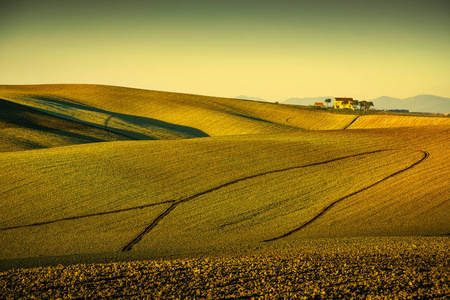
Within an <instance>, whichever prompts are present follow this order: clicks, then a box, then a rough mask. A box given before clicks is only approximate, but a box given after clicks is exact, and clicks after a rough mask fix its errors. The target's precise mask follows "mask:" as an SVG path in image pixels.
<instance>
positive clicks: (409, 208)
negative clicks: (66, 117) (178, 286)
mask: <svg viewBox="0 0 450 300" xmlns="http://www.w3.org/2000/svg"><path fill="white" fill-rule="evenodd" d="M399 136H401V137H402V139H399ZM449 136H450V132H449V128H448V127H447V126H445V127H439V126H436V127H431V128H429V129H424V128H417V129H413V128H410V129H390V130H389V131H386V130H370V131H367V130H352V131H316V132H304V133H296V134H282V135H265V136H240V137H220V138H219V137H217V138H208V139H188V140H176V141H118V142H110V143H95V144H86V145H78V146H70V147H60V148H53V149H43V150H32V151H27V152H11V153H3V154H2V155H0V163H1V165H2V166H3V167H2V170H1V173H0V193H1V194H2V195H3V197H4V199H8V201H2V202H1V207H0V208H1V209H0V211H1V212H3V213H2V215H1V218H0V220H1V221H0V227H1V228H0V240H1V241H2V244H4V245H8V247H4V248H2V250H1V252H0V257H1V258H2V259H12V258H26V257H37V256H40V255H44V256H55V255H68V254H83V253H84V254H87V253H99V252H120V251H122V250H131V252H134V251H138V252H141V251H145V252H146V253H152V255H163V254H164V253H166V254H167V253H185V252H186V251H213V250H207V249H216V248H217V247H219V248H221V247H222V248H223V247H225V248H226V247H237V246H236V245H246V244H256V245H258V244H261V243H262V244H264V242H263V241H264V240H268V239H273V238H277V237H281V236H283V235H285V234H289V233H290V232H291V231H293V232H292V234H289V235H288V236H287V237H286V238H282V239H281V240H284V239H299V238H304V237H333V236H361V235H363V236H379V235H383V236H384V235H442V234H448V233H449V232H450V228H449V226H448V224H450V214H449V211H450V206H449V205H450V204H449V202H448V201H447V200H448V197H450V194H449V193H450V191H449V190H448V188H447V187H448V183H449V182H448V180H445V178H450V176H449V175H450V174H449V170H448V168H446V166H447V165H448V163H449V162H450V153H449V151H448V150H446V149H447V148H446V147H445V145H447V142H448V140H449ZM329 145H333V147H330V146H329ZM425 154H426V155H425ZM29 174H33V176H29ZM443 179H444V180H443ZM406 182H407V183H408V184H405V183H406ZM335 202H336V203H335ZM334 203H335V204H334ZM330 205H332V207H330V209H328V211H326V212H325V213H324V214H323V215H321V216H320V217H319V218H318V219H317V220H316V221H314V222H312V223H311V224H310V225H308V226H307V227H306V228H304V229H302V230H299V231H296V229H298V228H299V227H301V226H302V224H304V223H305V222H308V220H311V219H312V218H314V216H316V215H317V214H318V213H319V212H321V211H322V210H324V209H325V208H327V207H328V206H330ZM152 224H153V225H152ZM354 224H359V226H356V227H355V226H354ZM276 242H277V241H275V243H276ZM210 247H211V248H210ZM195 249H197V250H195ZM198 249H201V250H198Z"/></svg>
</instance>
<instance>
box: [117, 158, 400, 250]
mask: <svg viewBox="0 0 450 300" xmlns="http://www.w3.org/2000/svg"><path fill="white" fill-rule="evenodd" d="M394 150H395V149H385V150H374V151H369V152H363V153H359V154H354V155H348V156H343V157H338V158H334V159H330V160H326V161H322V162H316V163H311V164H306V165H301V166H294V167H289V168H284V169H279V170H272V171H268V172H263V173H259V174H255V175H250V176H246V177H242V178H239V179H235V180H232V181H229V182H227V183H224V184H221V185H219V186H216V187H213V188H211V189H209V190H206V191H203V192H200V193H198V194H194V195H192V196H190V197H187V198H184V199H180V200H178V201H176V202H173V204H172V205H171V206H169V207H168V208H167V209H166V210H164V211H163V212H162V213H161V214H160V215H158V216H157V217H156V218H155V219H154V220H153V221H152V222H151V223H150V224H149V225H148V226H147V227H146V228H145V229H144V230H143V231H142V232H141V233H139V234H138V235H137V236H136V237H135V238H134V239H132V240H131V241H130V242H129V243H128V244H127V245H125V246H124V247H123V248H122V249H121V251H122V252H126V251H130V250H131V249H132V248H133V246H134V245H136V244H137V243H139V241H140V240H141V239H142V237H143V236H144V235H146V234H147V233H149V232H150V231H151V230H152V229H153V228H155V227H156V226H157V225H158V223H159V222H160V221H161V220H162V219H164V218H165V217H166V216H167V215H168V214H169V213H170V212H171V211H172V210H174V209H175V208H176V207H177V206H178V205H180V204H181V203H183V202H187V201H190V200H193V199H195V198H198V197H200V196H203V195H205V194H209V193H212V192H214V191H217V190H219V189H222V188H224V187H227V186H229V185H232V184H235V183H238V182H241V181H244V180H248V179H252V178H256V177H260V176H264V175H268V174H274V173H280V172H285V171H289V170H295V169H301V168H306V167H312V166H318V165H323V164H328V163H331V162H335V161H339V160H343V159H348V158H353V157H358V156H363V155H368V154H374V153H379V152H386V151H394Z"/></svg>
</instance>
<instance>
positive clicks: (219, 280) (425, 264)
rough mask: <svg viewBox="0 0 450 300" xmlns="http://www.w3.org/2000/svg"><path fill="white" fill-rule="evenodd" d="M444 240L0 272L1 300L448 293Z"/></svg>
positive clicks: (449, 264) (348, 243)
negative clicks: (23, 299)
mask: <svg viewBox="0 0 450 300" xmlns="http://www.w3.org/2000/svg"><path fill="white" fill-rule="evenodd" d="M449 245H450V244H449V238H448V237H441V238H395V239H389V238H381V239H376V240H369V241H368V240H360V241H355V240H351V239H349V240H340V241H339V242H336V241H334V242H323V241H322V242H317V243H311V242H310V244H309V245H306V246H304V245H302V246H300V247H295V246H292V245H291V246H290V247H286V246H283V247H279V248H278V250H277V248H271V249H267V248H266V249H263V250H260V251H255V253H254V254H250V252H247V253H241V254H236V253H235V254H228V255H215V256H208V257H205V256H203V257H196V258H183V259H181V258H176V259H159V260H147V261H125V262H112V263H104V264H103V263H100V264H77V265H57V266H51V267H38V268H31V269H12V270H7V271H2V272H0V298H1V299H20V298H27V299H30V298H32V299H33V298H38V299H42V298H44V299H58V298H62V299H101V298H115V299H122V298H126V299H130V298H131V299H133V298H135V299H155V298H162V299H204V298H206V299H287V298H289V299H330V298H343V299H351V298H354V299H356V298H358V299H359V298H363V297H365V298H371V299H385V298H386V299H394V298H397V299H431V298H433V299H448V298H450V260H449V253H450V250H449Z"/></svg>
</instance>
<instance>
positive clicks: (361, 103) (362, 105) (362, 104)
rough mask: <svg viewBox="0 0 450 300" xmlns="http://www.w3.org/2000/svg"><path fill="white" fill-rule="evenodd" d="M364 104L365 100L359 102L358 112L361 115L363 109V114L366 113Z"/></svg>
mask: <svg viewBox="0 0 450 300" xmlns="http://www.w3.org/2000/svg"><path fill="white" fill-rule="evenodd" d="M366 103H367V101H366V100H363V101H359V112H360V113H361V110H362V109H363V108H364V112H366ZM361 115H362V113H361Z"/></svg>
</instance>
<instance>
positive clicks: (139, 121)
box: [27, 96, 209, 140]
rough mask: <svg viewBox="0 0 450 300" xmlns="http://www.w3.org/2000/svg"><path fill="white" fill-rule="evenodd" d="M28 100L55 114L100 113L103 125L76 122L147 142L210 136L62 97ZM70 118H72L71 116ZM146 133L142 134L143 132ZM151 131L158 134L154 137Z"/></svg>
mask: <svg viewBox="0 0 450 300" xmlns="http://www.w3.org/2000/svg"><path fill="white" fill-rule="evenodd" d="M27 98H28V99H30V100H32V101H39V102H45V103H46V105H48V106H49V107H52V108H54V112H58V110H64V109H70V108H74V109H77V110H78V111H79V112H81V113H86V114H89V113H92V112H93V113H98V114H102V115H104V122H103V124H97V123H89V122H86V121H82V120H75V119H72V120H73V121H76V122H81V123H84V124H89V125H91V126H95V127H98V128H101V129H104V130H107V131H111V132H114V133H118V134H121V135H125V136H128V137H131V138H134V139H145V140H157V139H161V136H164V135H169V136H172V137H178V138H194V137H208V136H209V135H208V134H206V133H205V132H203V131H201V130H199V129H197V128H193V127H189V126H183V125H177V124H173V123H167V122H164V121H160V120H156V119H152V118H147V117H140V116H135V115H127V114H121V113H116V112H111V111H107V110H102V109H99V108H96V107H92V106H89V105H85V104H82V103H80V102H77V101H74V100H71V99H67V98H62V97H51V96H45V97H44V96H28V97H27ZM69 118H70V116H69ZM114 124H121V127H122V128H123V127H126V128H127V129H119V128H115V127H114ZM141 129H142V130H143V131H144V132H142V130H141ZM151 131H154V132H155V133H157V134H154V135H152V134H151Z"/></svg>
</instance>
